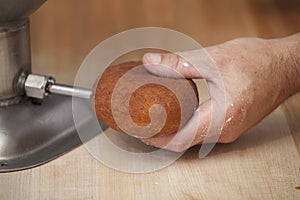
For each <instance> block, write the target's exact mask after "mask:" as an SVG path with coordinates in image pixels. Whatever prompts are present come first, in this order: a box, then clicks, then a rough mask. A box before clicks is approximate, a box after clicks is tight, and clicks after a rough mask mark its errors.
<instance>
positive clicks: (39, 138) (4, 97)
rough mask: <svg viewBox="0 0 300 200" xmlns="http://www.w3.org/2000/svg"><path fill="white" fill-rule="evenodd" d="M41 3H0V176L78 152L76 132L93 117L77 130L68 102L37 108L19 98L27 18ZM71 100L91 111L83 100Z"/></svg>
mask: <svg viewBox="0 0 300 200" xmlns="http://www.w3.org/2000/svg"><path fill="white" fill-rule="evenodd" d="M44 2H45V0H26V1H25V0H0V172H7V171H15V170H20V169H26V168H30V167H34V166H37V165H40V164H42V163H45V162H47V161H49V160H52V159H54V158H56V157H57V156H59V155H62V154H64V153H65V152H67V151H70V150H71V149H73V148H75V147H77V146H78V145H80V144H82V141H81V140H80V138H79V136H78V134H77V132H76V128H84V127H85V126H88V125H89V120H90V118H92V117H93V116H92V115H91V116H87V117H86V118H85V121H83V122H82V123H80V127H78V126H79V125H75V124H74V120H73V115H72V97H66V96H51V97H48V98H46V99H44V100H43V102H42V103H41V104H39V105H37V104H32V101H31V100H32V99H30V98H28V97H26V96H25V95H24V93H25V91H24V87H22V86H23V84H24V82H23V81H22V80H24V77H23V76H26V74H28V73H30V72H31V62H30V40H29V20H28V16H29V15H30V14H31V13H32V12H34V11H35V10H36V9H37V8H39V7H40V6H41V5H42V4H43V3H44ZM76 101H77V103H76V105H77V106H79V107H81V108H82V109H85V110H87V109H90V104H89V101H88V100H83V99H76ZM91 113H92V111H91ZM96 134H98V133H92V132H90V133H87V136H86V137H85V139H86V140H89V139H90V138H92V137H94V136H95V135H96Z"/></svg>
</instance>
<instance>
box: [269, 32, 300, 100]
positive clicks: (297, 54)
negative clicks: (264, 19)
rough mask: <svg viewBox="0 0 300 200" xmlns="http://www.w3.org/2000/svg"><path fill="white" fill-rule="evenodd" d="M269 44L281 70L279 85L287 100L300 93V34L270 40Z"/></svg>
mask: <svg viewBox="0 0 300 200" xmlns="http://www.w3.org/2000/svg"><path fill="white" fill-rule="evenodd" d="M269 44H270V45H269V47H270V48H271V49H270V50H271V51H272V52H274V59H275V63H277V65H278V66H277V67H278V68H279V69H280V70H279V72H278V73H279V77H280V79H281V81H279V84H280V86H281V87H282V91H283V96H284V97H283V98H284V99H285V98H288V97H290V96H292V95H294V94H295V93H297V92H299V91H300V33H297V34H294V35H291V36H288V37H285V38H280V39H273V40H269Z"/></svg>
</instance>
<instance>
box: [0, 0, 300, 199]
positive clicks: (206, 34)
mask: <svg viewBox="0 0 300 200" xmlns="http://www.w3.org/2000/svg"><path fill="white" fill-rule="evenodd" d="M83 2H84V3H83ZM144 26H159V27H165V28H171V29H174V30H177V31H180V32H182V33H185V34H187V35H189V36H191V37H192V38H194V39H196V40H197V41H198V42H199V43H201V44H202V45H203V46H208V45H213V44H217V43H220V42H223V41H226V40H229V39H233V38H236V37H240V36H259V37H266V38H269V37H280V36H285V35H288V34H291V33H294V32H299V31H300V2H299V1H297V0H225V1H218V0H210V1H205V0H189V1H175V0H174V1H173V0H163V1H161V0H140V1H137V0H125V1H124V0H111V1H105V0H86V1H82V0H64V1H61V0H51V1H49V2H47V3H46V4H45V5H44V6H43V7H42V8H40V9H39V10H38V11H37V12H36V13H35V14H34V15H33V16H32V17H31V28H32V29H31V38H32V58H33V70H34V71H35V72H37V73H43V74H51V75H54V76H55V77H56V79H57V80H59V81H60V82H64V83H69V84H72V83H73V81H74V78H75V75H76V72H77V69H78V68H79V66H80V63H81V62H82V60H83V59H84V57H85V56H86V55H87V54H88V53H89V51H90V50H91V49H92V48H93V47H95V46H96V45H97V44H98V43H99V42H101V41H103V40H104V39H106V38H108V37H109V36H112V35H114V34H116V33H119V32H121V31H124V30H127V29H130V28H135V27H144ZM299 122H300V95H296V96H294V97H293V98H291V99H289V100H288V101H287V102H285V103H284V104H283V105H282V106H280V107H279V108H278V109H277V110H276V111H274V112H273V113H272V114H271V115H269V116H268V117H267V118H266V119H265V120H264V121H262V122H261V123H260V124H259V125H257V126H256V127H254V128H253V129H251V130H250V131H248V132H247V133H246V134H245V135H243V136H242V137H241V138H240V139H239V140H238V141H236V142H234V143H232V144H226V145H225V144H218V145H216V147H215V148H214V149H213V151H212V152H211V153H210V154H209V156H208V157H206V158H205V159H201V160H200V159H199V158H198V150H199V147H194V148H192V149H190V150H189V151H187V152H186V153H185V154H184V155H183V156H182V157H181V158H180V159H179V160H177V161H176V162H175V163H174V164H172V165H170V166H169V167H166V168H164V169H162V170H159V171H156V172H153V173H148V174H130V173H123V172H119V171H116V170H113V169H111V168H108V167H106V166H104V165H103V164H101V163H99V162H97V161H96V160H95V159H93V157H92V156H91V155H90V154H89V153H88V152H87V151H86V150H85V148H84V147H79V148H77V149H75V150H73V151H72V152H70V153H68V154H66V155H64V156H62V157H60V158H58V159H56V160H54V161H52V162H49V163H47V164H45V165H43V166H40V167H37V168H34V169H30V170H25V171H20V172H14V173H4V174H0V199H3V200H9V199H14V200H15V199H22V200H27V199H28V200H32V199H72V200H75V199H300V190H299V186H300V123H299ZM297 188H298V189H297Z"/></svg>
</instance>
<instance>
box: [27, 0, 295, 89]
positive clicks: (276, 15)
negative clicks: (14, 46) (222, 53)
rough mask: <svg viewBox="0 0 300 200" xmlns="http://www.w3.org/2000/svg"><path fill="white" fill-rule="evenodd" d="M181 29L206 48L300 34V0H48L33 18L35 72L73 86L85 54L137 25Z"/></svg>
mask: <svg viewBox="0 0 300 200" xmlns="http://www.w3.org/2000/svg"><path fill="white" fill-rule="evenodd" d="M145 26H158V27H165V28H170V29H174V30H177V31H180V32H182V33H184V34H186V35H188V36H190V37H192V38H194V39H195V40H196V41H198V42H199V43H200V44H201V45H202V46H208V45H213V44H217V43H221V42H224V41H226V40H230V39H233V38H236V37H242V36H258V37H264V38H271V37H282V36H286V35H289V34H292V33H295V32H299V31H300V1H299V0H185V1H183V0H84V1H83V0H48V1H47V3H46V4H45V5H43V6H42V7H41V8H40V9H39V10H38V11H37V12H36V13H35V14H34V15H32V17H31V40H32V59H33V70H34V72H37V73H45V74H50V75H53V76H55V77H56V78H57V80H58V81H59V82H63V83H69V84H72V83H73V81H74V77H75V75H76V72H77V69H78V68H79V66H80V64H81V62H82V61H83V59H84V58H85V57H86V55H87V54H88V53H89V52H90V51H91V50H92V49H93V48H94V47H95V46H96V45H97V44H99V43H100V42H101V41H103V40H105V39H107V38H108V37H110V36H112V35H114V34H117V33H119V32H121V31H125V30H128V29H132V28H137V27H145Z"/></svg>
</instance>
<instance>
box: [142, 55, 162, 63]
mask: <svg viewBox="0 0 300 200" xmlns="http://www.w3.org/2000/svg"><path fill="white" fill-rule="evenodd" d="M145 56H146V59H147V61H148V62H149V64H159V63H160V61H161V56H160V54H157V53H147V54H146V55H145Z"/></svg>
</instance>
